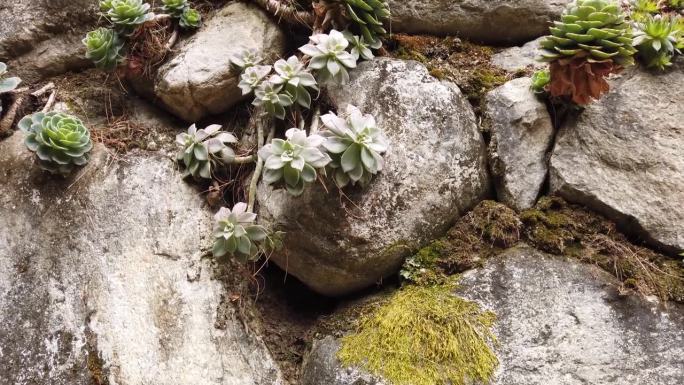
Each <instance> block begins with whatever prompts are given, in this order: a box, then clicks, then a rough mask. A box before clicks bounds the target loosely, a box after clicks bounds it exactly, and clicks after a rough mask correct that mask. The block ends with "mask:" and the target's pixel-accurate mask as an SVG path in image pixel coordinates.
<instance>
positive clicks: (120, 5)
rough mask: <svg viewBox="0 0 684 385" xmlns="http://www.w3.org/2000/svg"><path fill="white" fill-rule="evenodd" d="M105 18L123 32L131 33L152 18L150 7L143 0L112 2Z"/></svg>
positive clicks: (114, 0) (118, 0) (116, 0)
mask: <svg viewBox="0 0 684 385" xmlns="http://www.w3.org/2000/svg"><path fill="white" fill-rule="evenodd" d="M105 16H106V17H107V18H108V19H109V21H111V22H112V24H114V25H115V26H116V27H117V28H119V29H121V30H123V31H124V32H131V31H132V30H133V29H135V28H136V27H137V26H139V25H141V24H143V23H145V22H147V21H150V20H152V19H153V18H154V14H153V13H152V12H150V5H149V4H147V3H144V2H143V0H113V1H112V2H111V4H110V8H109V10H108V11H107V13H106V14H105Z"/></svg>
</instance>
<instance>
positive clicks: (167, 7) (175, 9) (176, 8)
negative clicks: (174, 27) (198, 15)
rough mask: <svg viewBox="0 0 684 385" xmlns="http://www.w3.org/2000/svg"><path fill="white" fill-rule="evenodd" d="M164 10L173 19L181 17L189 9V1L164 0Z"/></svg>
mask: <svg viewBox="0 0 684 385" xmlns="http://www.w3.org/2000/svg"><path fill="white" fill-rule="evenodd" d="M161 3H162V10H164V12H166V13H168V14H169V15H171V16H173V17H180V16H181V15H182V14H183V11H185V9H186V8H188V7H189V5H188V0H162V1H161Z"/></svg>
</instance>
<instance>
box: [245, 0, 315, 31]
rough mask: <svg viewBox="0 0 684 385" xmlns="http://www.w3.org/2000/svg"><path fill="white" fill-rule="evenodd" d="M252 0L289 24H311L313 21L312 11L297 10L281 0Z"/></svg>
mask: <svg viewBox="0 0 684 385" xmlns="http://www.w3.org/2000/svg"><path fill="white" fill-rule="evenodd" d="M254 2H255V3H257V4H258V5H259V6H260V7H262V8H264V9H265V10H266V11H268V12H270V13H271V14H273V15H274V16H277V17H279V18H281V19H282V20H285V21H287V22H288V23H290V24H305V25H308V26H312V25H313V23H314V19H315V17H314V15H313V13H310V12H306V11H298V10H297V8H295V7H294V6H292V5H290V4H285V3H284V2H283V0H254Z"/></svg>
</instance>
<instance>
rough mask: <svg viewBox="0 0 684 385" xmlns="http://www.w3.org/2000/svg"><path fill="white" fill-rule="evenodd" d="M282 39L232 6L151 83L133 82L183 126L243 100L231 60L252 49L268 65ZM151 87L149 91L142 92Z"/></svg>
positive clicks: (250, 11) (252, 10)
mask: <svg viewBox="0 0 684 385" xmlns="http://www.w3.org/2000/svg"><path fill="white" fill-rule="evenodd" d="M285 44H286V43H285V35H284V33H283V32H282V31H281V30H280V28H279V27H278V25H276V24H275V23H274V22H273V21H272V20H271V19H270V17H269V16H268V15H267V14H266V13H265V12H264V11H262V10H261V9H260V8H259V7H257V6H256V5H253V4H246V3H232V4H229V5H227V6H225V7H224V8H223V9H221V10H219V11H218V12H217V13H216V14H215V15H214V16H213V17H212V18H211V19H209V20H208V21H207V22H206V23H205V24H204V26H202V28H201V29H200V30H199V31H198V32H197V33H195V34H194V35H193V36H192V37H190V38H189V39H187V40H185V41H183V42H181V43H180V44H179V46H178V47H177V51H178V52H177V53H176V54H175V55H174V57H172V58H171V59H170V60H169V61H167V62H166V63H165V64H164V65H162V66H161V67H160V68H159V71H158V73H157V75H156V77H155V79H154V81H153V84H149V85H148V84H145V83H144V82H139V81H135V80H134V81H133V85H134V86H135V87H136V88H137V89H139V91H142V93H143V94H153V95H154V98H155V100H156V101H158V102H159V103H160V104H161V105H162V106H163V107H165V108H166V109H168V110H169V111H170V112H172V113H173V114H175V115H176V116H178V117H179V118H181V119H184V120H186V121H188V122H194V121H197V120H199V119H201V118H203V117H205V116H207V115H210V114H218V113H221V112H225V111H227V110H228V109H230V108H231V107H232V106H233V105H235V104H236V103H237V102H239V101H241V100H243V99H244V97H243V96H242V93H241V91H240V89H239V88H238V86H237V85H238V82H239V75H240V73H239V71H237V70H235V69H233V68H232V66H231V64H230V58H231V56H233V55H234V54H236V53H238V52H240V51H241V50H243V49H245V48H249V49H255V50H256V51H258V52H260V53H261V54H262V55H263V56H264V57H267V58H268V60H267V62H270V61H272V60H273V59H274V58H276V57H280V56H283V55H284V50H285ZM148 87H153V89H152V90H150V89H145V88H148Z"/></svg>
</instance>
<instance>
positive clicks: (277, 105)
mask: <svg viewBox="0 0 684 385" xmlns="http://www.w3.org/2000/svg"><path fill="white" fill-rule="evenodd" d="M282 91H283V86H282V85H276V84H273V83H271V82H269V81H266V82H262V83H261V84H260V85H259V87H258V88H257V89H256V90H254V96H255V97H254V101H253V102H252V104H253V105H255V106H257V107H262V108H263V109H264V111H265V112H266V114H268V115H269V116H273V117H276V118H278V119H281V120H282V119H285V107H289V106H291V105H292V104H294V100H292V97H291V96H290V95H289V94H287V93H286V92H282Z"/></svg>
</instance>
